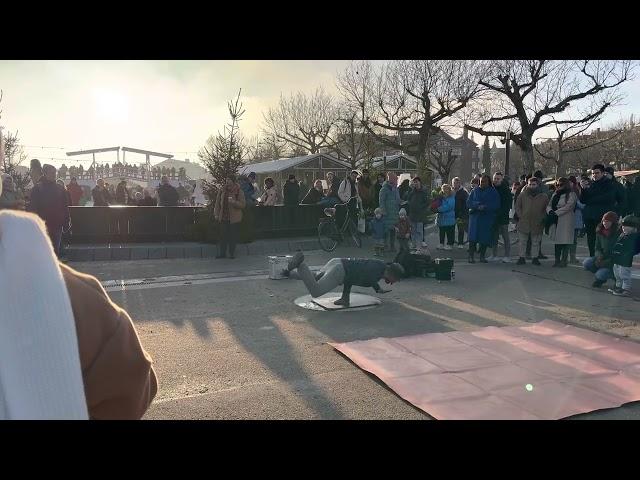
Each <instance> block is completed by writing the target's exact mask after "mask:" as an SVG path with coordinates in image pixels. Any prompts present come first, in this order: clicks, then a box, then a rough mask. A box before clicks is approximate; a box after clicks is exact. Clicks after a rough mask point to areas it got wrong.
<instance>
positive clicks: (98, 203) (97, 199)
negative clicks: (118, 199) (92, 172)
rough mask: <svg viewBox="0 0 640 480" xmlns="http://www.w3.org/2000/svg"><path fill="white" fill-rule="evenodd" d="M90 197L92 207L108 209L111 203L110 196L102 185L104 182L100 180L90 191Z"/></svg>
mask: <svg viewBox="0 0 640 480" xmlns="http://www.w3.org/2000/svg"><path fill="white" fill-rule="evenodd" d="M91 196H92V197H93V206H94V207H108V206H109V204H110V203H111V195H110V194H109V190H107V187H105V185H104V180H103V179H101V178H99V179H98V181H97V182H96V186H95V187H94V189H93V190H92V191H91Z"/></svg>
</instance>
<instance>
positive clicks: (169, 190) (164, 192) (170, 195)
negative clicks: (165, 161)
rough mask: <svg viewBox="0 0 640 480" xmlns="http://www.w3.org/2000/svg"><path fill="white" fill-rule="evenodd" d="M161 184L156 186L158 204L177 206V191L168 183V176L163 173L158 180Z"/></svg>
mask: <svg viewBox="0 0 640 480" xmlns="http://www.w3.org/2000/svg"><path fill="white" fill-rule="evenodd" d="M160 182H161V185H160V186H159V187H158V200H159V201H158V204H159V205H160V206H161V207H177V206H178V198H179V196H178V191H177V190H176V188H175V187H174V186H173V185H171V183H169V178H168V177H167V176H166V175H164V176H163V177H162V179H161V180H160Z"/></svg>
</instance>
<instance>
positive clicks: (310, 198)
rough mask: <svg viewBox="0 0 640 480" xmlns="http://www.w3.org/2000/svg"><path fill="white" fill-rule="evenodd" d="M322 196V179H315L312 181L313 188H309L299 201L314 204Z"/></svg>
mask: <svg viewBox="0 0 640 480" xmlns="http://www.w3.org/2000/svg"><path fill="white" fill-rule="evenodd" d="M323 198H324V192H323V189H322V180H316V181H315V182H313V188H311V189H309V192H307V194H306V195H305V197H304V198H303V199H302V201H301V202H300V203H301V204H302V205H315V204H317V203H320V202H321V201H322V199H323Z"/></svg>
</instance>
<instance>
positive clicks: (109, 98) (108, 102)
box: [92, 88, 129, 121]
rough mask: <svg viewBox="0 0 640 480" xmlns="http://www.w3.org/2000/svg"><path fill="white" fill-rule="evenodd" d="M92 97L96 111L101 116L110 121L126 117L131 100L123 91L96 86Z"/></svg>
mask: <svg viewBox="0 0 640 480" xmlns="http://www.w3.org/2000/svg"><path fill="white" fill-rule="evenodd" d="M92 97H93V103H94V108H95V111H96V113H97V114H98V115H99V116H100V117H103V118H105V119H107V120H110V121H117V120H124V119H126V117H127V110H128V105H129V102H128V100H127V97H126V96H125V95H123V94H122V93H121V92H118V91H116V90H112V89H108V88H94V89H93V90H92Z"/></svg>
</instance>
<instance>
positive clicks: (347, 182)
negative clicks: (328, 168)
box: [336, 170, 361, 225]
mask: <svg viewBox="0 0 640 480" xmlns="http://www.w3.org/2000/svg"><path fill="white" fill-rule="evenodd" d="M357 178H358V172H356V171H355V170H353V171H351V173H350V174H349V176H347V177H346V178H345V179H344V180H343V181H342V182H341V183H340V187H339V188H338V198H340V201H341V202H343V203H347V204H348V205H347V210H348V212H349V216H350V217H351V218H352V219H353V221H354V222H355V223H356V225H357V223H358V206H359V204H360V202H361V200H360V197H359V196H358V187H357V186H356V179H357ZM353 198H355V199H356V200H354V201H351V199H353ZM338 217H339V215H338V212H336V220H337V221H338V225H342V222H343V221H344V218H338Z"/></svg>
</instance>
